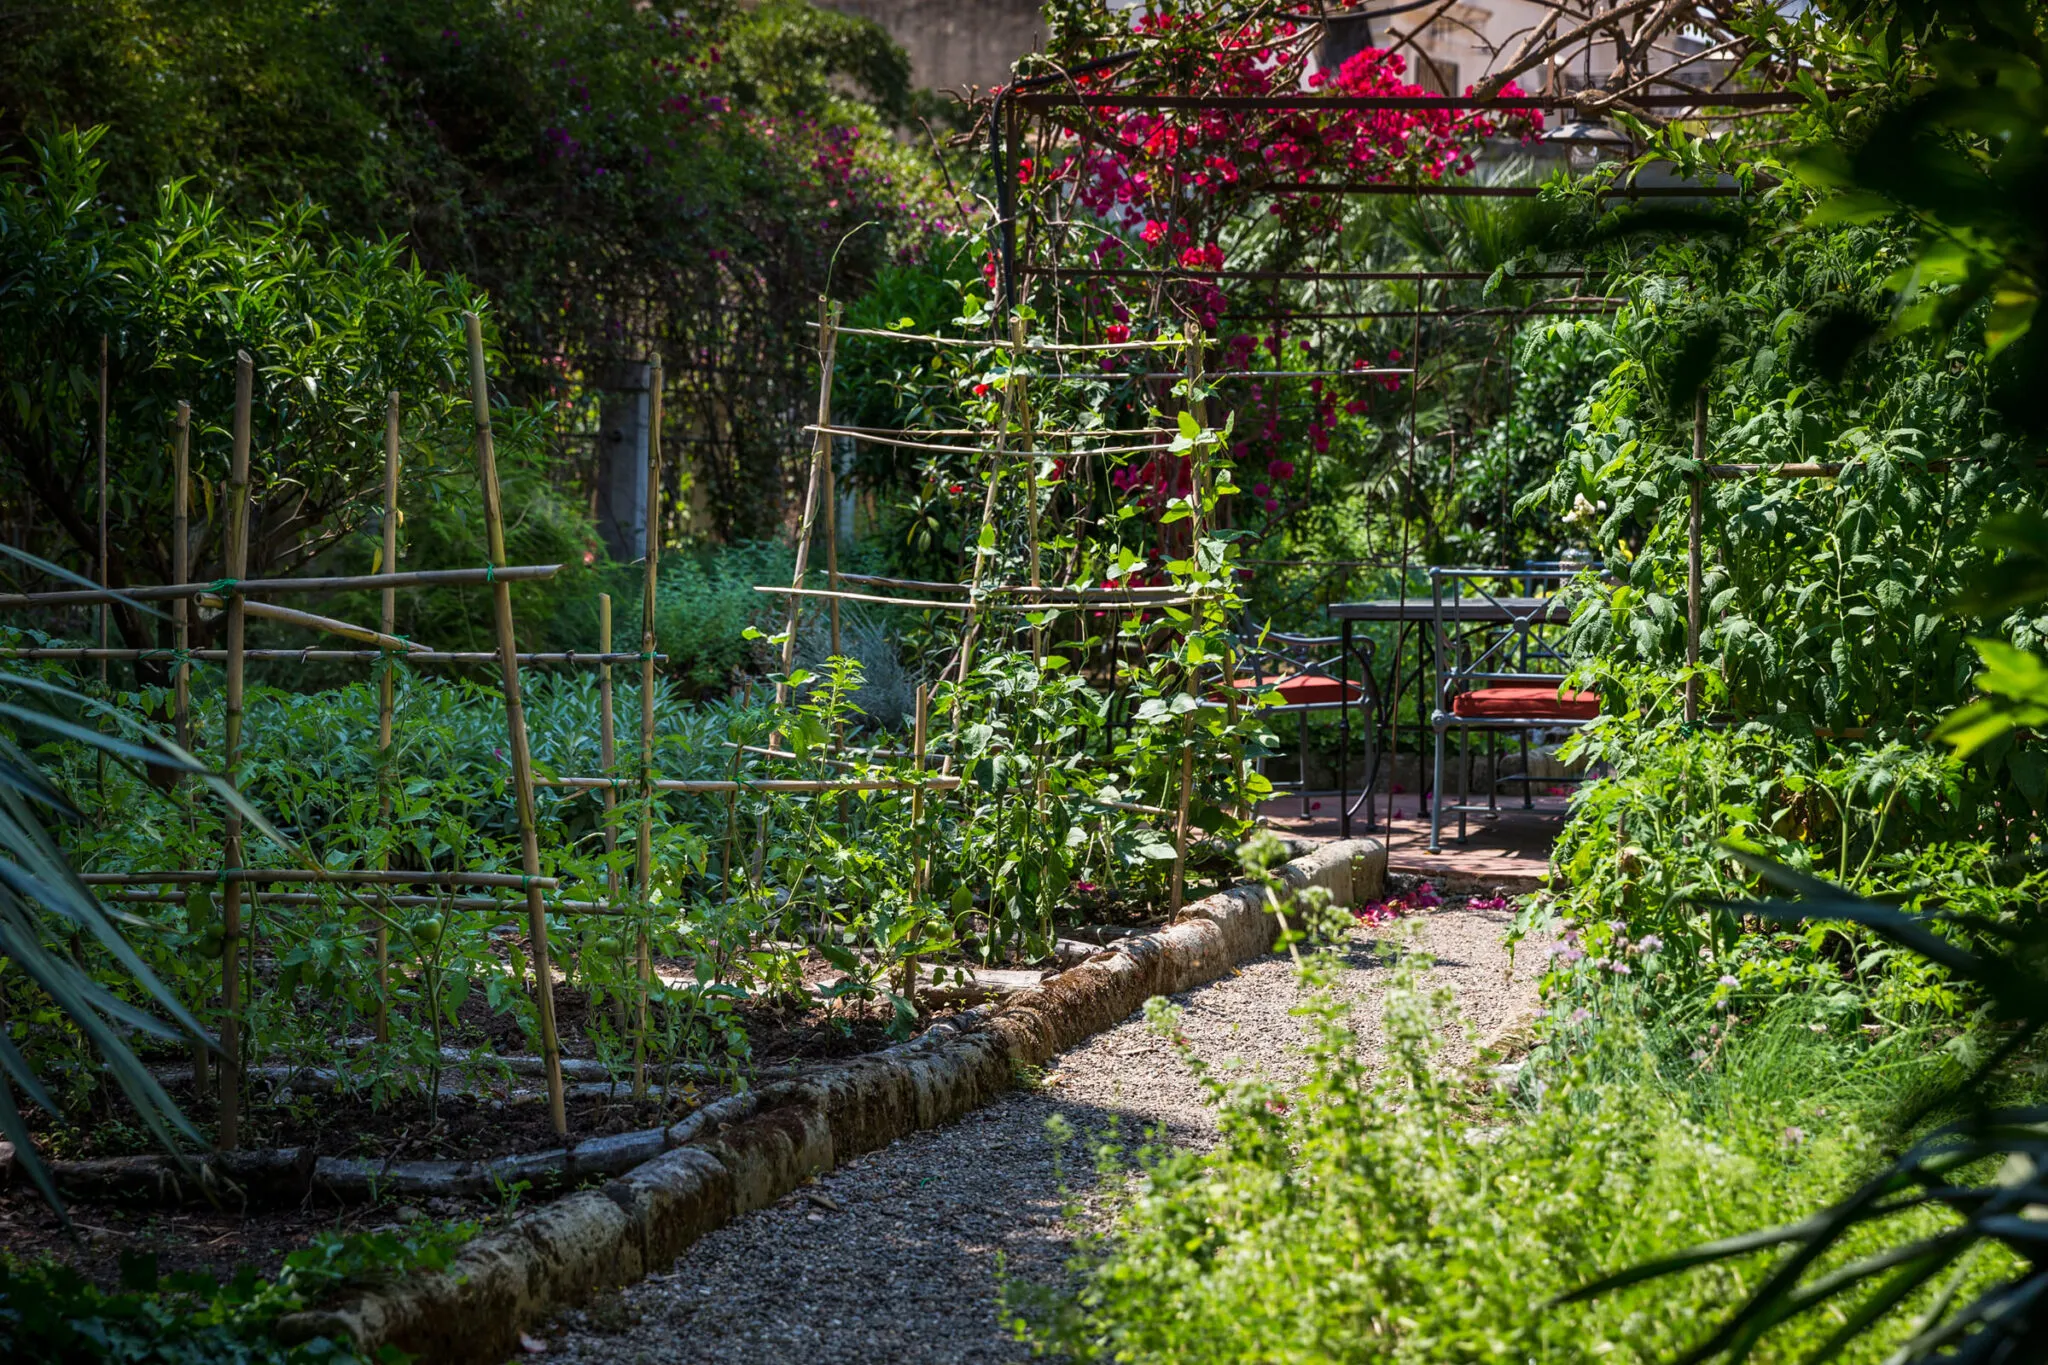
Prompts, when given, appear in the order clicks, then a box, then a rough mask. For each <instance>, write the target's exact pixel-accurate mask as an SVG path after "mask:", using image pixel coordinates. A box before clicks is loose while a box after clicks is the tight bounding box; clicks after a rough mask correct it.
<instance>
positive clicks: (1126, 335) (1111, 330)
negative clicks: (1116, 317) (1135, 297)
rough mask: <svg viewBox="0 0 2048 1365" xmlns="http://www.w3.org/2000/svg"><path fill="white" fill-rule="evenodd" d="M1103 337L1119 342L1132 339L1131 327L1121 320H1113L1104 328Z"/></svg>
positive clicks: (1105, 339) (1106, 339)
mask: <svg viewBox="0 0 2048 1365" xmlns="http://www.w3.org/2000/svg"><path fill="white" fill-rule="evenodd" d="M1102 339H1103V340H1104V341H1113V342H1118V343H1121V342H1126V341H1129V340H1130V339H1131V329H1130V328H1129V327H1127V326H1125V325H1124V324H1123V323H1121V322H1112V323H1110V324H1109V326H1107V327H1105V328H1103V329H1102Z"/></svg>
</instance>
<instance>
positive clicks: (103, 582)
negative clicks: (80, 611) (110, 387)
mask: <svg viewBox="0 0 2048 1365" xmlns="http://www.w3.org/2000/svg"><path fill="white" fill-rule="evenodd" d="M93 445H94V447H95V448H96V450H97V451H98V453H99V463H100V480H99V483H100V496H99V514H100V553H99V566H100V571H99V584H100V586H101V587H105V586H107V577H108V575H107V561H108V553H107V551H108V540H107V337H106V334H105V333H104V332H102V333H101V334H100V388H99V421H98V422H97V423H96V424H95V425H94V427H93ZM107 614H108V613H107V607H106V604H105V603H102V604H101V605H100V610H99V636H100V648H101V649H105V648H106V647H107V645H108V640H107ZM106 686H107V664H106V660H104V659H102V660H101V661H100V690H101V691H103V692H104V691H105V690H106ZM100 762H101V764H102V765H104V764H105V762H106V759H105V758H104V757H102V758H101V760H100ZM105 771H106V770H105V768H104V766H102V768H101V776H102V777H104V776H105Z"/></svg>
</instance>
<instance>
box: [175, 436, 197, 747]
mask: <svg viewBox="0 0 2048 1365" xmlns="http://www.w3.org/2000/svg"><path fill="white" fill-rule="evenodd" d="M171 432H172V435H171V481H172V488H171V560H172V564H173V569H172V572H174V573H175V574H176V575H177V576H178V577H180V578H183V577H184V576H185V575H186V574H187V573H189V572H191V564H190V563H189V557H190V555H191V553H192V405H191V404H190V403H187V402H185V401H184V400H183V399H180V400H179V401H178V415H177V416H176V417H175V418H174V419H173V420H172V424H171ZM191 646H192V604H191V602H190V601H189V600H188V599H186V598H182V597H181V598H179V599H178V600H176V601H174V602H172V603H171V650H172V655H171V657H172V658H174V659H176V660H177V661H178V662H177V667H176V668H174V669H172V670H171V724H172V733H173V734H175V735H176V736H177V738H178V747H179V748H181V749H183V750H185V751H186V752H188V753H189V752H191V749H192V664H191V662H190V660H189V659H188V658H187V654H188V651H189V650H190V649H191Z"/></svg>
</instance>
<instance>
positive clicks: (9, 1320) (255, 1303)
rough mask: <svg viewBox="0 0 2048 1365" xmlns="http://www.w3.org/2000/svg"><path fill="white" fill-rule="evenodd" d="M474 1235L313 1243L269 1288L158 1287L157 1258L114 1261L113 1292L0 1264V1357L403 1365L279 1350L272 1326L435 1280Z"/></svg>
mask: <svg viewBox="0 0 2048 1365" xmlns="http://www.w3.org/2000/svg"><path fill="white" fill-rule="evenodd" d="M475 1233H476V1224H474V1223H434V1222H428V1223H424V1224H420V1225H417V1226H415V1227H413V1228H410V1229H407V1230H403V1231H391V1232H378V1233H340V1232H319V1233H315V1234H314V1235H313V1237H312V1238H311V1239H310V1241H309V1242H308V1244H307V1246H306V1247H304V1248H303V1249H301V1250H298V1251H294V1252H292V1253H290V1254H289V1255H287V1256H286V1257H285V1263H284V1270H283V1272H282V1273H281V1274H280V1275H279V1276H278V1278H277V1280H276V1281H275V1282H270V1281H265V1280H263V1279H261V1278H259V1277H258V1276H257V1275H256V1273H255V1272H254V1271H253V1270H249V1269H247V1268H244V1269H243V1270H241V1271H240V1272H239V1273H237V1274H236V1275H235V1277H234V1278H233V1279H231V1280H229V1281H228V1282H227V1283H226V1284H221V1283H219V1282H217V1281H216V1280H214V1279H213V1278H212V1277H210V1276H207V1275H195V1274H175V1275H168V1276H161V1277H160V1276H159V1275H158V1274H157V1267H156V1257H155V1255H154V1254H147V1255H134V1254H130V1253H125V1252H124V1253H123V1254H122V1256H121V1262H120V1265H121V1287H120V1289H118V1290H116V1291H113V1292H109V1291H106V1290H103V1289H101V1288H99V1287H98V1286H96V1285H94V1284H93V1283H92V1282H91V1281H89V1280H87V1279H85V1278H84V1277H83V1276H81V1275H79V1274H78V1273H77V1272H76V1271H74V1270H71V1269H70V1268H68V1267H65V1266H60V1265H55V1264H52V1263H48V1262H23V1261H18V1260H16V1259H15V1258H13V1257H10V1256H0V1351H4V1352H5V1353H6V1354H7V1358H8V1359H10V1360H22V1361H30V1360H33V1361H50V1362H60V1361H61V1362H67V1365H68V1363H69V1362H78V1365H85V1363H86V1362H92V1363H93V1365H313V1363H314V1362H323V1363H324V1365H404V1362H406V1361H408V1360H410V1359H411V1357H410V1356H408V1355H406V1354H405V1353H404V1352H403V1351H400V1350H399V1349H398V1348H397V1347H395V1346H384V1347H381V1348H379V1349H378V1351H377V1352H376V1353H375V1354H374V1355H373V1356H368V1357H365V1356H361V1355H358V1354H357V1353H356V1352H355V1351H354V1350H353V1349H351V1348H350V1347H348V1346H346V1345H338V1344H336V1343H335V1342H333V1341H331V1340H329V1339H328V1338H326V1337H315V1338H314V1339H312V1340H311V1341H306V1342H300V1343H297V1344H294V1345H290V1346H287V1345H285V1344H284V1343H282V1342H280V1341H278V1340H277V1339H276V1338H275V1337H274V1336H273V1335H272V1328H273V1327H274V1325H275V1324H276V1322H277V1320H278V1318H280V1317H282V1316H283V1315H284V1314H286V1313H290V1312H293V1311H295V1310H297V1309H300V1308H304V1307H306V1306H307V1305H308V1304H310V1303H317V1302H319V1301H320V1299H321V1298H322V1297H323V1296H325V1295H328V1294H331V1293H332V1292H334V1291H335V1290H337V1289H340V1288H343V1287H345V1286H350V1285H361V1284H369V1283H381V1282H385V1281H388V1280H390V1279H393V1278H396V1277H400V1276H404V1275H407V1274H412V1273H415V1272H417V1271H422V1270H443V1269H446V1268H447V1266H448V1264H449V1263H450V1262H451V1261H452V1260H453V1259H454V1254H455V1251H456V1249H457V1248H458V1247H459V1246H460V1245H461V1244H462V1243H463V1242H465V1241H467V1240H468V1239H469V1238H470V1237H471V1236H473V1235H475Z"/></svg>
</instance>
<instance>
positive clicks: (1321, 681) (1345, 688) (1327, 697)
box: [1237, 673, 1365, 706]
mask: <svg viewBox="0 0 2048 1365" xmlns="http://www.w3.org/2000/svg"><path fill="white" fill-rule="evenodd" d="M1237 686H1238V689H1239V690H1240V691H1245V692H1256V691H1258V690H1259V689H1260V688H1262V687H1271V688H1272V689H1273V690H1274V691H1275V692H1277V693H1279V694H1280V704H1281V705H1282V706H1324V705H1329V704H1331V703H1334V702H1340V701H1358V700H1360V699H1361V698H1363V697H1364V696H1365V688H1364V687H1363V686H1361V685H1360V684H1358V683H1355V682H1339V681H1338V680H1337V679H1335V678H1331V677H1325V676H1324V675H1323V674H1320V673H1291V674H1289V675H1288V676H1286V677H1284V678H1275V677H1274V676H1273V675H1272V674H1271V673H1268V674H1267V675H1266V676H1265V677H1263V678H1239V679H1238V680H1237Z"/></svg>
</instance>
